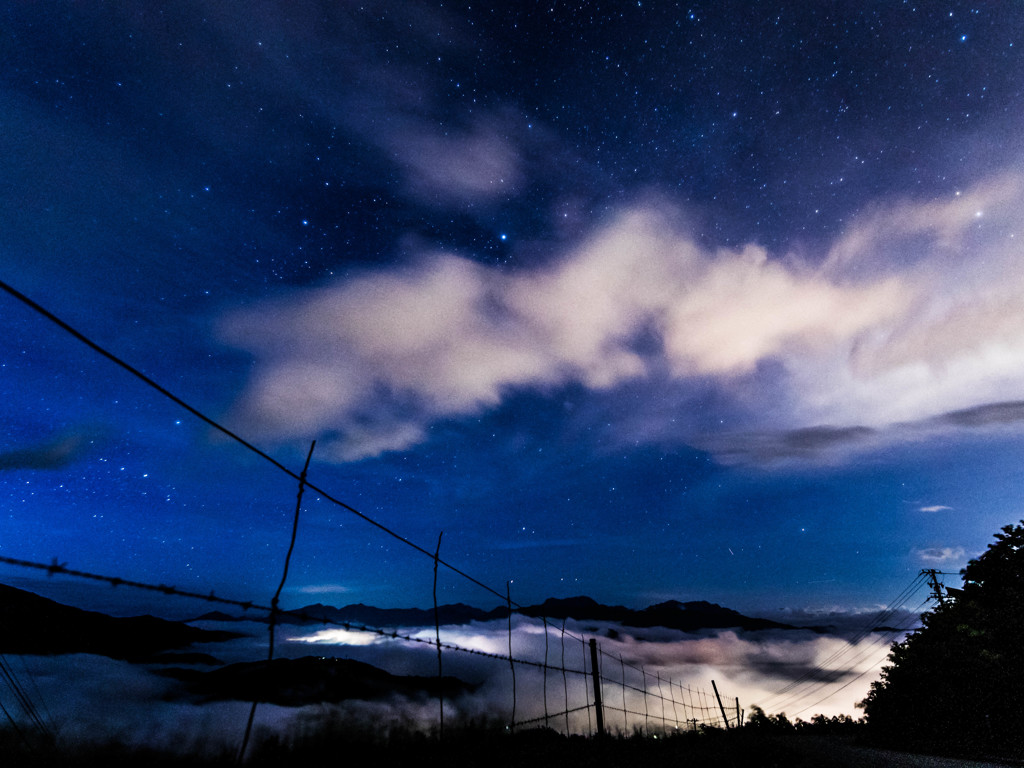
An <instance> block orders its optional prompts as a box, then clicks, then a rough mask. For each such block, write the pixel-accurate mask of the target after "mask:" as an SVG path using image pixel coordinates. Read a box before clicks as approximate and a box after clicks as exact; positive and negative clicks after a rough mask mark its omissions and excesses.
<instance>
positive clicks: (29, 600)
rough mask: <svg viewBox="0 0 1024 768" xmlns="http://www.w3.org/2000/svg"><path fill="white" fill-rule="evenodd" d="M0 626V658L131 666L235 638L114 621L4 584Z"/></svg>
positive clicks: (148, 620)
mask: <svg viewBox="0 0 1024 768" xmlns="http://www.w3.org/2000/svg"><path fill="white" fill-rule="evenodd" d="M0 626H2V627H3V632H0V653H24V654H39V655H53V654H60V653H94V654H97V655H100V656H109V657H111V658H115V659H127V660H130V661H141V660H145V659H147V658H148V657H151V656H152V655H153V654H157V653H159V652H162V651H167V650H172V649H175V648H184V647H187V646H189V645H191V644H192V643H209V642H221V641H224V640H231V639H233V638H236V637H240V635H238V634H236V633H234V632H223V631H212V630H206V629H198V628H196V627H190V626H189V625H188V624H185V623H183V622H179V621H167V620H166V619H158V618H156V617H155V616H135V617H131V618H115V617H113V616H107V615H106V614H103V613H96V612H94V611H83V610H81V609H79V608H72V607H70V606H67V605H62V604H61V603H58V602H55V601H53V600H49V599H47V598H45V597H40V596H39V595H36V594H34V593H32V592H26V591H25V590H22V589H17V588H15V587H10V586H6V585H4V584H0Z"/></svg>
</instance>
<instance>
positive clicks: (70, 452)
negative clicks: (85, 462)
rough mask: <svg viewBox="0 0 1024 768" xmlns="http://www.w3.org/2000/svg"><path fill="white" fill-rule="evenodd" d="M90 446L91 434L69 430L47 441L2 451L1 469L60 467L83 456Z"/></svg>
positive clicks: (0, 453) (0, 458)
mask: <svg viewBox="0 0 1024 768" xmlns="http://www.w3.org/2000/svg"><path fill="white" fill-rule="evenodd" d="M88 447H89V436H88V435H87V434H85V433H83V432H69V433H65V434H63V435H60V436H58V437H55V438H52V439H50V440H47V441H45V442H41V443H35V444H33V445H28V446H25V447H22V448H13V449H10V450H6V451H3V452H0V470H4V469H60V468H61V467H65V466H67V465H68V464H71V463H72V462H74V461H77V460H78V459H79V458H81V457H82V456H83V455H84V454H85V452H86V451H87V450H88Z"/></svg>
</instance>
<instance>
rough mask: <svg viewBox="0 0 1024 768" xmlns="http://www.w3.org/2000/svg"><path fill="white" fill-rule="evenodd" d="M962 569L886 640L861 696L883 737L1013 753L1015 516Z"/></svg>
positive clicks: (1021, 703) (1022, 597)
mask: <svg viewBox="0 0 1024 768" xmlns="http://www.w3.org/2000/svg"><path fill="white" fill-rule="evenodd" d="M995 539H996V540H995V542H994V543H992V544H991V545H989V547H988V549H987V550H986V551H985V552H984V553H983V554H982V555H981V556H980V557H978V558H977V559H975V560H971V561H970V562H969V563H968V565H967V567H966V568H965V569H964V570H962V571H961V575H962V576H963V580H964V584H963V589H962V590H954V589H951V590H947V596H946V598H945V599H944V600H942V601H940V604H939V605H937V606H936V607H935V608H934V609H933V610H932V611H929V612H927V613H925V614H924V615H923V616H922V621H923V624H924V626H923V627H922V628H921V629H920V630H918V631H917V632H916V633H914V634H912V635H910V636H909V637H908V638H907V639H906V640H905V641H903V642H902V643H896V644H894V645H893V647H892V649H891V651H890V653H889V664H888V665H887V666H886V667H884V668H883V670H882V676H881V679H880V680H879V681H877V682H875V683H873V684H872V686H871V691H870V692H869V693H868V696H867V698H866V699H865V700H864V701H863V702H862V703H861V706H862V707H863V708H864V711H865V716H866V720H867V723H868V726H869V729H870V731H871V732H872V734H873V735H874V736H875V737H876V738H878V739H880V740H882V741H885V742H887V743H890V744H893V745H900V746H904V747H911V748H916V749H929V750H934V751H945V752H953V753H959V754H975V755H976V754H981V753H999V754H1003V755H1012V754H1016V753H1019V752H1020V751H1021V748H1022V747H1021V737H1020V730H1019V729H1020V723H1021V722H1022V716H1024V644H1022V643H1021V638H1022V637H1024V520H1022V521H1021V524H1018V525H1007V526H1004V527H1003V529H1002V531H1001V532H1000V533H997V534H996V535H995Z"/></svg>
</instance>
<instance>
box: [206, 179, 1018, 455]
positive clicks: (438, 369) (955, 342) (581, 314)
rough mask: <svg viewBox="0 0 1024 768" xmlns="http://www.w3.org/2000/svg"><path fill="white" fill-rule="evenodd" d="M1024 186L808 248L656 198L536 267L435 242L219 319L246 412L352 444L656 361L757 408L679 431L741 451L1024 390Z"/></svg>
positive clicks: (339, 446) (917, 210) (397, 444)
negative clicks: (820, 253) (730, 427)
mask: <svg viewBox="0 0 1024 768" xmlns="http://www.w3.org/2000/svg"><path fill="white" fill-rule="evenodd" d="M1022 203H1024V194H1022V192H1021V186H1020V185H1019V184H1016V183H1014V182H1012V180H1007V179H1003V180H1001V182H1000V183H999V184H993V185H989V186H987V187H981V188H979V190H976V191H973V192H970V193H968V194H965V195H963V196H961V197H956V198H954V199H953V200H952V201H950V202H947V203H943V204H941V205H938V204H935V203H927V204H916V205H915V204H913V203H906V204H902V205H899V206H896V207H895V208H893V209H885V210H883V211H880V212H875V213H869V214H866V215H865V217H864V219H863V220H862V221H859V222H857V223H856V224H855V225H853V226H852V227H851V229H850V230H849V232H848V233H847V234H846V235H844V236H843V237H841V238H840V239H839V240H838V241H837V243H836V244H835V246H834V247H833V249H832V252H831V253H830V255H829V257H828V259H827V260H826V261H825V263H824V265H823V266H821V267H818V268H815V267H812V266H811V265H810V264H809V263H806V262H803V261H797V260H793V259H789V260H779V259H770V258H768V255H767V254H766V253H765V252H764V251H763V249H760V248H758V247H756V246H753V245H750V246H746V247H744V248H741V249H737V250H718V251H708V250H705V249H702V248H700V247H699V246H698V245H697V244H696V243H695V242H694V241H693V239H692V238H691V237H690V236H689V235H688V234H687V232H686V231H685V230H684V229H683V228H681V227H679V226H677V224H676V222H677V220H678V218H679V212H678V211H677V210H675V209H674V208H673V207H672V206H671V205H668V204H666V203H664V202H654V203H648V204H645V205H640V206H636V207H634V208H632V209H628V210H625V211H622V212H620V213H619V214H618V215H616V216H615V217H613V218H612V219H611V220H610V221H608V222H606V223H605V224H604V225H603V226H602V227H600V228H598V229H597V230H596V231H595V232H593V233H592V234H591V236H590V237H589V238H588V239H586V240H585V241H583V242H580V243H578V244H576V245H575V246H574V247H571V248H569V249H567V250H566V251H565V252H564V253H563V254H562V255H561V257H560V258H558V259H557V260H555V261H554V262H553V263H551V264H548V265H545V266H540V267H536V268H533V269H531V270H524V271H521V272H508V271H503V270H501V269H499V268H497V267H492V266H485V265H481V264H479V263H476V262H473V261H470V260H469V259H467V258H464V257H461V256H457V255H453V254H451V253H428V254H423V255H421V256H420V258H419V259H417V260H414V261H413V262H411V263H407V264H406V265H404V266H401V267H397V268H389V269H380V270H376V271H367V272H364V273H363V274H361V275H358V276H356V277H352V278H348V279H346V280H344V281H338V282H335V283H332V284H329V285H325V286H323V287H321V288H318V289H315V290H308V291H305V292H301V293H296V294H294V295H292V296H290V297H287V298H284V299H281V300H279V301H277V302H276V303H267V304H263V305H261V306H258V307H255V308H253V309H251V310H243V311H237V312H234V313H232V314H231V315H229V316H228V317H226V318H225V319H224V321H223V323H222V324H221V327H220V333H221V336H222V338H223V339H224V340H225V341H227V342H229V343H231V344H233V345H235V346H238V347H240V348H243V349H246V350H248V351H250V352H252V353H253V354H254V355H255V358H256V363H257V365H256V368H255V372H254V375H253V377H252V379H251V380H250V382H249V384H248V386H247V388H246V391H245V393H244V394H243V396H242V399H241V401H240V403H239V407H238V411H237V413H238V418H239V419H241V420H243V421H244V422H245V423H246V424H247V426H248V427H249V428H250V429H252V430H254V431H255V432H256V433H259V434H261V435H264V436H267V437H271V438H278V439H289V438H297V437H309V436H310V435H318V434H319V435H323V434H331V435H337V436H338V437H337V439H336V440H335V441H334V446H333V453H334V456H335V458H337V459H340V460H346V461H347V460H354V459H359V458H362V457H366V456H372V455H375V454H378V453H380V452H383V451H387V450H402V449H406V448H409V447H411V446H413V445H415V444H417V443H419V442H421V441H423V440H424V439H425V436H426V430H427V427H428V426H429V424H430V423H431V422H433V421H435V420H437V419H442V418H448V417H459V416H466V415H472V414H476V413H479V412H481V411H482V410H483V409H487V408H493V407H495V406H497V405H498V404H499V403H500V402H501V401H502V398H503V397H504V396H505V395H506V394H507V393H508V392H510V391H512V390H516V389H524V388H533V389H537V390H543V389H545V388H550V387H556V386H561V385H564V384H568V383H581V384H583V385H585V386H586V387H588V388H590V389H592V390H595V391H598V390H609V389H613V388H615V387H617V386H620V385H622V384H623V383H625V382H627V381H630V380H636V379H640V378H644V377H648V376H650V375H652V374H653V373H654V372H656V371H662V372H667V373H668V375H669V376H670V377H671V378H673V379H674V380H675V381H677V382H680V383H681V384H683V385H685V384H686V382H689V381H695V380H697V379H701V380H702V381H712V382H715V384H714V386H715V387H717V388H718V389H719V390H720V392H721V393H722V394H723V396H724V397H725V398H733V399H735V400H743V399H746V401H747V402H746V404H747V406H748V410H749V411H750V412H759V413H758V414H757V415H756V416H754V417H753V418H752V419H751V423H749V424H747V425H746V426H747V429H740V430H739V432H737V433H736V434H734V435H733V438H738V439H740V440H742V441H746V447H744V448H742V449H738V448H737V447H736V446H737V445H738V443H737V439H730V437H729V436H728V435H721V436H716V435H715V434H714V433H712V434H708V435H699V434H690V435H685V436H682V438H684V439H689V440H690V441H693V442H696V443H698V444H704V445H706V446H707V447H708V448H709V449H710V450H715V447H714V446H715V445H716V444H719V449H720V450H721V451H722V453H723V455H728V454H729V453H730V451H736V450H739V452H740V454H742V455H743V456H744V457H745V458H746V459H751V458H752V459H753V460H764V459H767V460H772V459H774V458H779V457H782V458H787V457H788V458H797V459H799V458H801V457H803V458H806V457H809V456H813V455H815V454H817V453H823V452H828V451H832V450H838V449H841V448H843V447H844V446H849V445H853V444H858V443H859V444H861V445H862V446H868V447H870V446H871V445H876V444H878V442H879V436H878V435H877V434H876V432H875V430H878V429H880V428H885V427H892V426H893V425H903V426H906V424H908V423H913V422H918V421H923V420H927V419H932V420H933V421H934V423H933V424H932V427H938V426H944V427H955V426H957V425H958V424H959V425H961V426H962V424H960V422H965V421H968V422H970V423H969V424H968V426H978V425H979V424H980V425H984V423H991V422H997V423H1000V424H1006V423H1008V422H1009V421H1012V420H1019V418H1020V408H1019V407H1018V406H1019V403H1017V402H1016V401H1015V402H1013V403H1004V404H1003V405H1002V406H1000V407H998V408H996V407H995V406H993V405H991V404H992V403H994V402H998V401H1001V400H1008V399H1009V397H1010V396H1011V395H1013V394H1016V393H1018V392H1019V388H1020V384H1021V379H1022V374H1021V371H1024V303H1022V302H1021V301H1020V300H1019V297H1020V296H1021V295H1022V293H1024V276H1022V275H1020V274H1019V270H1017V269H1016V267H1015V265H1016V263H1017V261H1016V257H1017V256H1018V255H1019V252H1020V247H1021V246H1020V244H1021V243H1022V242H1024V238H1022V239H1016V238H1014V237H1011V236H1010V235H1012V234H1014V233H1013V232H1012V231H1011V229H1012V224H1013V223H1014V222H1015V221H1016V220H1015V219H1014V218H1013V212H1014V211H1016V210H1018V209H1019V207H1020V204H1022ZM981 208H984V209H985V210H986V211H987V212H988V213H987V215H986V218H985V224H984V226H982V225H980V224H978V218H977V217H976V216H975V215H974V212H975V211H976V209H981ZM979 227H981V228H980V229H979ZM894 249H895V250H896V251H899V254H900V256H899V258H898V259H897V258H896V256H895V255H893V251H894ZM899 249H903V250H899ZM651 338H654V339H656V343H655V344H653V345H652V344H651V343H650V341H649V340H650V339H651ZM644 339H647V340H648V341H647V343H644ZM769 364H770V365H773V366H775V369H776V370H777V371H778V374H777V375H776V377H775V380H774V381H773V382H772V383H771V385H770V388H769V389H765V383H764V382H763V381H760V380H758V378H757V377H758V376H760V375H761V374H762V370H763V367H764V366H765V365H769ZM1010 405H1013V406H1015V407H1013V408H1009V407H1008V406H1010ZM993 409H995V410H993ZM939 421H941V422H942V424H941V425H940V424H939V423H938V422H939ZM740 426H741V427H742V426H743V425H740ZM751 435H753V437H751ZM758 435H760V437H758ZM643 437H644V436H639V438H640V439H643ZM758 445H760V447H758ZM730 446H732V448H730Z"/></svg>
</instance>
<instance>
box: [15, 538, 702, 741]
mask: <svg viewBox="0 0 1024 768" xmlns="http://www.w3.org/2000/svg"><path fill="white" fill-rule="evenodd" d="M0 563H3V564H7V565H13V566H17V567H22V568H29V569H34V570H41V571H44V572H46V573H47V574H48V575H50V576H53V575H65V576H70V577H73V578H80V579H86V580H91V581H99V582H104V583H107V584H110V585H111V586H112V587H119V586H123V587H129V588H132V589H140V590H146V591H151V592H159V593H161V594H164V595H170V596H175V597H183V598H189V599H194V600H202V601H204V602H209V603H218V604H222V605H229V606H233V607H236V608H242V609H243V611H246V612H248V611H253V612H259V613H265V614H267V615H268V617H269V616H272V615H274V614H276V615H278V616H288V617H291V618H293V619H299V620H301V621H303V622H306V623H308V624H319V625H324V626H335V627H339V628H341V629H345V630H348V631H352V632H363V633H367V634H372V635H375V636H377V637H380V638H382V639H385V640H401V641H404V642H408V643H414V644H419V645H424V646H428V647H431V648H437V647H439V648H440V649H442V650H444V651H449V652H453V653H462V654H468V655H472V656H478V657H483V658H489V659H494V660H497V661H502V662H508V663H509V665H510V667H511V669H512V670H514V669H515V666H516V665H519V666H522V667H528V668H534V669H539V670H542V671H544V672H546V671H547V670H549V669H550V670H554V671H558V672H561V673H562V680H563V686H564V690H565V701H566V706H565V709H564V710H562V711H560V712H556V713H554V714H549V715H546V716H540V717H535V718H528V719H525V720H521V721H516V720H515V719H514V717H513V720H512V721H511V722H510V727H512V728H514V727H519V726H524V725H531V724H535V723H537V722H541V721H545V722H546V721H547V720H549V719H550V718H551V717H561V716H564V717H565V720H566V725H565V730H566V733H569V732H571V730H572V729H571V726H570V723H569V715H570V714H574V713H578V712H581V711H584V710H585V711H586V712H587V729H586V732H587V734H588V735H593V734H594V728H593V722H594V721H593V710H594V709H595V703H594V702H593V701H592V700H591V697H590V691H589V686H588V684H587V680H588V679H591V678H592V676H593V675H594V674H597V676H598V681H599V685H602V686H603V685H606V684H607V685H611V686H620V688H621V691H622V699H623V702H624V704H623V706H622V707H621V708H620V707H617V706H612V705H610V704H609V703H608V700H607V698H606V699H605V701H604V702H603V706H602V708H603V709H605V710H611V711H615V712H621V713H622V714H623V715H624V720H623V726H624V727H623V730H624V732H625V731H627V730H628V728H629V721H628V717H629V716H630V715H632V716H634V717H637V718H644V720H645V730H647V731H648V732H650V727H649V724H648V721H649V713H642V712H639V711H637V710H633V709H630V708H629V706H628V705H627V704H626V703H625V702H626V700H627V692H633V693H635V694H638V695H640V696H643V697H644V698H645V706H646V700H647V698H648V697H650V698H653V699H656V700H658V701H661V702H662V707H663V714H662V717H661V721H662V728H667V727H668V725H669V723H670V722H672V724H673V727H674V728H676V729H678V728H679V727H680V724H681V723H683V725H684V727H685V724H692V723H698V724H700V725H702V726H709V727H719V726H720V725H721V724H722V719H721V717H720V716H718V715H709V714H708V712H707V708H703V709H702V710H701V712H700V714H699V716H698V714H697V709H695V708H692V707H691V713H692V714H693V715H694V717H692V718H685V713H686V712H685V710H686V707H685V705H684V720H683V721H680V720H679V718H678V717H676V718H673V719H672V720H671V721H670V720H669V718H668V717H667V716H666V715H665V714H664V702H665V701H666V700H668V699H667V697H666V696H665V695H664V691H663V690H661V689H659V690H657V691H655V690H653V689H650V688H648V687H647V686H646V672H643V674H644V681H643V684H642V685H640V686H637V685H634V684H633V683H631V682H629V681H628V680H627V679H626V677H625V675H624V676H623V678H622V680H621V681H620V680H614V679H610V678H609V677H608V676H606V675H604V674H603V673H602V671H601V665H600V664H599V665H598V667H597V669H596V670H595V669H594V668H593V667H592V665H590V666H591V668H590V669H588V663H587V655H588V654H587V647H586V640H585V638H583V637H580V636H578V635H576V634H575V633H572V632H569V631H568V630H566V629H565V627H564V621H563V626H562V628H560V629H559V628H555V631H558V632H559V634H560V635H561V645H562V649H563V655H562V663H561V664H559V665H557V666H555V665H552V664H550V663H548V661H547V659H546V658H545V659H543V660H534V659H528V658H521V657H517V656H514V655H512V653H511V652H510V653H509V654H508V655H506V654H501V653H494V652H490V651H483V650H480V649H478V648H466V647H464V646H460V645H456V644H454V643H448V642H440V643H439V641H438V637H437V636H435V638H434V639H430V638H424V637H416V636H414V635H411V634H408V633H405V632H399V631H398V630H397V629H385V628H382V627H373V626H369V625H366V624H360V623H357V622H349V621H339V620H335V619H330V618H328V617H326V616H313V615H311V614H309V613H307V612H305V611H301V610H283V609H279V608H275V607H274V606H273V605H263V604H260V603H257V602H255V601H252V600H238V599H233V598H227V597H220V596H218V595H216V594H214V593H213V592H212V591H211V592H208V593H202V592H192V591H188V590H181V589H178V588H176V587H173V586H167V585H164V584H149V583H146V582H141V581H136V580H133V579H126V578H122V577H119V576H108V575H104V574H98V573H92V572H89V571H81V570H76V569H73V568H69V567H68V565H67V563H62V562H60V561H59V560H54V561H53V562H51V563H49V564H47V563H40V562H36V561H32V560H23V559H17V558H12V557H8V556H6V555H0ZM509 618H510V619H511V613H510V614H509ZM544 628H545V633H547V631H549V626H548V624H547V620H546V618H545V619H544ZM567 636H568V637H569V638H570V639H576V638H577V637H578V638H579V639H580V640H581V650H582V666H581V667H580V668H575V667H572V666H567V665H566V664H565V660H564V659H565V656H564V648H565V638H566V637H567ZM509 647H510V651H511V648H512V646H511V643H510V646H509ZM606 656H607V657H608V658H612V659H616V658H617V659H618V661H619V667H620V669H621V670H623V671H625V670H627V669H632V670H638V671H643V667H640V666H636V665H634V664H632V663H630V662H627V661H626V660H625V659H624V658H623V657H621V656H620V657H612V656H611V655H610V654H608V653H607V652H606V651H604V650H602V649H600V648H599V650H598V658H599V659H603V658H604V657H606ZM570 674H573V675H578V676H579V677H580V678H581V685H582V687H583V697H582V698H583V701H584V704H583V705H581V706H577V707H571V706H569V703H570V686H569V685H568V675H570ZM658 677H659V678H660V675H658ZM677 685H678V686H679V688H680V690H681V691H682V690H686V691H687V692H688V693H689V695H690V696H691V698H692V696H693V694H694V693H696V694H697V695H698V696H701V695H705V692H704V691H703V690H702V689H696V690H694V689H692V688H690V686H686V687H685V689H684V687H683V685H682V684H681V683H677ZM545 706H546V704H545ZM655 719H657V717H656V718H655Z"/></svg>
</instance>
